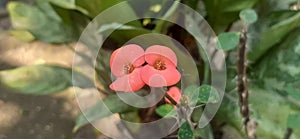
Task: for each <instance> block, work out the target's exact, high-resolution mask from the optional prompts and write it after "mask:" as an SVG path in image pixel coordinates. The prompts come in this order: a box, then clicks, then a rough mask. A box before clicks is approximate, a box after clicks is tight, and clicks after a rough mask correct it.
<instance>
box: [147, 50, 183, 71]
mask: <svg viewBox="0 0 300 139" xmlns="http://www.w3.org/2000/svg"><path fill="white" fill-rule="evenodd" d="M157 59H160V60H162V61H165V62H166V63H165V64H167V65H169V64H173V65H174V66H175V67H176V66H177V58H176V54H175V53H174V52H173V50H172V49H170V48H168V47H166V46H160V45H153V46H150V47H149V48H147V49H146V52H145V60H146V62H147V63H148V64H149V65H153V64H154V63H155V61H156V60H157Z"/></svg>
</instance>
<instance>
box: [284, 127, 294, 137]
mask: <svg viewBox="0 0 300 139" xmlns="http://www.w3.org/2000/svg"><path fill="white" fill-rule="evenodd" d="M292 133H293V129H291V128H288V129H287V130H286V133H285V134H284V137H283V139H289V138H290V137H291V135H292Z"/></svg>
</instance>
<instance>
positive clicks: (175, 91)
mask: <svg viewBox="0 0 300 139" xmlns="http://www.w3.org/2000/svg"><path fill="white" fill-rule="evenodd" d="M167 94H168V95H169V96H170V97H172V98H173V99H174V100H175V101H176V102H177V103H179V102H180V98H181V93H180V89H179V88H178V87H176V86H173V87H171V88H170V89H169V90H168V91H167ZM165 101H166V102H167V103H169V104H172V103H171V101H170V100H169V99H167V98H166V97H165Z"/></svg>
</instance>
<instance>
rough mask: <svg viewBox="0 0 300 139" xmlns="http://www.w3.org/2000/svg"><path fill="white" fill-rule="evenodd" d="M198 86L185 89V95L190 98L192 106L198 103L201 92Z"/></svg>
mask: <svg viewBox="0 0 300 139" xmlns="http://www.w3.org/2000/svg"><path fill="white" fill-rule="evenodd" d="M197 89H198V86H196V85H190V86H188V87H187V88H185V89H184V91H183V93H184V94H185V95H186V96H187V97H188V98H189V101H190V102H189V103H190V105H191V106H193V105H196V104H197V102H198V96H199V92H198V91H197Z"/></svg>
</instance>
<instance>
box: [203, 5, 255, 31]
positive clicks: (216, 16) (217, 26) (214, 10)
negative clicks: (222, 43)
mask: <svg viewBox="0 0 300 139" xmlns="http://www.w3.org/2000/svg"><path fill="white" fill-rule="evenodd" d="M257 1H258V0H203V2H204V4H205V8H206V10H207V16H208V17H207V18H208V22H209V24H210V25H211V26H212V28H213V29H214V31H215V32H216V33H217V34H218V33H220V32H223V31H224V30H225V29H226V28H227V27H228V26H229V25H230V24H231V23H233V22H234V21H236V20H238V19H239V13H240V11H242V10H244V9H249V8H252V7H253V6H254V5H255V4H256V3H257Z"/></svg>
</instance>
